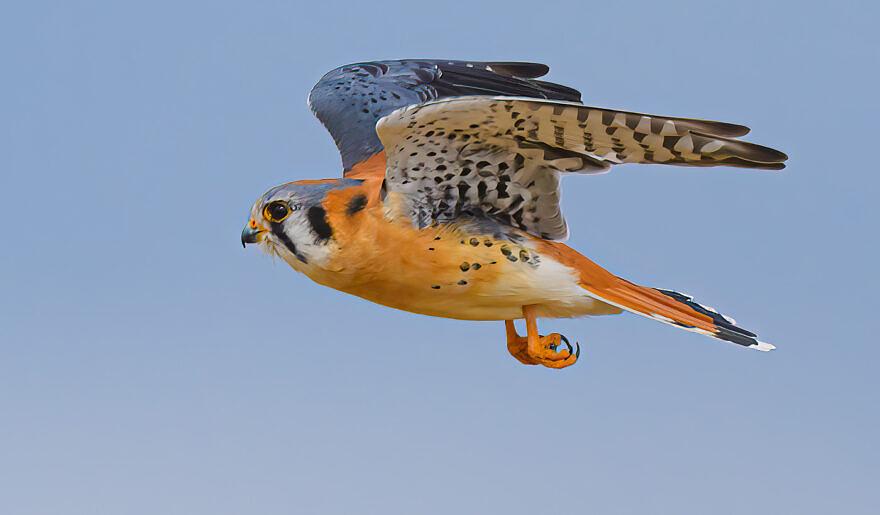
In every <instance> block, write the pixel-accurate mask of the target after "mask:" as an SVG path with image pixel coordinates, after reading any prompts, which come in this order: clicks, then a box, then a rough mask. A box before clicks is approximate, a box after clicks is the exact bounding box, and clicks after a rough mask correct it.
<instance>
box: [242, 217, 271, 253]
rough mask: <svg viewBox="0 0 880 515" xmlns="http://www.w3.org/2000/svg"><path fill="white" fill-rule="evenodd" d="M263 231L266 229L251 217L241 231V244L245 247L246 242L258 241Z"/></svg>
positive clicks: (261, 237)
mask: <svg viewBox="0 0 880 515" xmlns="http://www.w3.org/2000/svg"><path fill="white" fill-rule="evenodd" d="M264 232H266V231H265V230H264V229H262V228H260V226H258V225H257V222H255V221H254V219H253V218H251V219H250V221H248V224H247V225H245V226H244V229H243V230H242V231H241V246H242V247H245V246H247V244H248V243H259V242H260V240H262V239H263V233H264Z"/></svg>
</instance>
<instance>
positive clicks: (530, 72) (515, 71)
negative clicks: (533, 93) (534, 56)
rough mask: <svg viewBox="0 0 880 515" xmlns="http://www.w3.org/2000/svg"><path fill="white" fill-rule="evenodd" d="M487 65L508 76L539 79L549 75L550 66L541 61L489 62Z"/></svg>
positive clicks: (494, 70)
mask: <svg viewBox="0 0 880 515" xmlns="http://www.w3.org/2000/svg"><path fill="white" fill-rule="evenodd" d="M485 64H486V66H489V67H491V68H492V71H493V72H495V73H497V74H499V75H505V76H507V77H519V78H521V79H537V78H538V77H543V76H544V75H547V73H548V72H549V71H550V67H549V66H547V65H546V64H541V63H526V62H518V61H499V62H487V63H485Z"/></svg>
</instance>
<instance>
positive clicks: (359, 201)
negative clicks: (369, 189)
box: [345, 195, 367, 216]
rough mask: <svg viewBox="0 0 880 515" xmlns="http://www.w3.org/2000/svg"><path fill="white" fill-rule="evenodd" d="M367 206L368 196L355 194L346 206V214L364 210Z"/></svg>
mask: <svg viewBox="0 0 880 515" xmlns="http://www.w3.org/2000/svg"><path fill="white" fill-rule="evenodd" d="M365 207H367V196H366V195H355V196H354V197H351V199H350V200H349V201H348V206H347V207H346V208H345V214H347V215H348V216H351V215H353V214H355V213H357V212H358V211H361V210H363V209H364V208H365Z"/></svg>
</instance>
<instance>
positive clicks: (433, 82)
mask: <svg viewBox="0 0 880 515" xmlns="http://www.w3.org/2000/svg"><path fill="white" fill-rule="evenodd" d="M547 71H549V68H548V67H547V66H545V65H543V64H536V63H516V62H461V61H442V60H402V61H375V62H369V63H357V64H350V65H347V66H342V67H340V68H337V69H335V70H333V71H331V72H329V73H327V74H326V75H324V77H323V78H321V80H320V81H318V83H317V84H316V85H315V87H314V88H312V91H311V93H310V94H309V106H310V107H311V109H312V111H313V112H314V113H315V116H317V117H318V119H319V120H320V121H321V123H323V124H324V126H325V127H326V128H327V130H328V131H330V134H331V135H332V136H333V140H334V141H335V142H336V146H337V147H338V148H339V152H340V154H342V164H343V166H344V168H345V171H346V172H347V171H349V170H351V168H352V167H353V166H354V165H356V164H357V163H359V162H362V161H364V160H365V159H367V158H369V157H370V156H372V155H374V154H376V153H378V152H379V151H381V150H382V143H381V142H380V141H379V138H378V137H377V136H376V122H377V121H378V120H379V119H380V118H382V117H383V116H385V115H387V114H389V113H391V112H392V111H394V110H395V109H399V108H401V107H405V106H408V105H412V104H421V103H423V102H428V101H431V100H436V99H441V98H448V97H458V96H462V95H489V96H497V95H507V96H521V97H534V98H544V99H556V100H565V101H574V102H579V101H580V98H581V97H580V93H579V92H578V91H577V90H574V89H571V88H568V87H566V86H562V85H559V84H553V83H550V82H543V81H539V80H534V79H535V78H537V77H541V76H543V75H545V74H546V73H547Z"/></svg>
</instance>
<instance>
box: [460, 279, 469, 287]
mask: <svg viewBox="0 0 880 515" xmlns="http://www.w3.org/2000/svg"><path fill="white" fill-rule="evenodd" d="M465 284H467V281H465V280H464V279H462V280H461V281H458V285H459V286H464V285H465Z"/></svg>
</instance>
